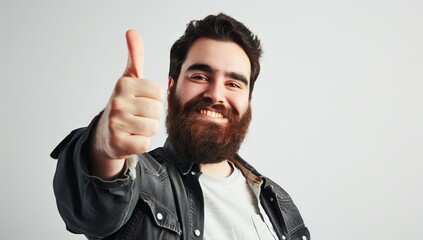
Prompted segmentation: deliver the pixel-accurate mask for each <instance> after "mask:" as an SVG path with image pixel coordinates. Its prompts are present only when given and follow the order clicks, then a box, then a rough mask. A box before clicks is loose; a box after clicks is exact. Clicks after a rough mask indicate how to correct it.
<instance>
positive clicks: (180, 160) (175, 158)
mask: <svg viewBox="0 0 423 240" xmlns="http://www.w3.org/2000/svg"><path fill="white" fill-rule="evenodd" d="M163 148H164V149H165V154H166V157H167V158H166V159H167V160H169V162H170V163H172V164H173V165H175V167H176V168H177V169H178V170H179V171H180V172H181V173H182V174H183V175H186V174H188V173H189V172H191V171H200V166H199V165H198V164H197V163H196V162H195V161H194V160H193V159H186V158H184V157H182V156H180V155H178V154H177V153H176V151H175V149H174V147H173V145H172V143H171V142H170V140H169V138H167V139H166V142H165V144H164V146H163Z"/></svg>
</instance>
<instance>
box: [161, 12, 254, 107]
mask: <svg viewBox="0 0 423 240" xmlns="http://www.w3.org/2000/svg"><path fill="white" fill-rule="evenodd" d="M201 37H204V38H210V39H214V40H222V41H231V42H235V43H236V44H238V45H239V46H240V47H241V48H242V49H243V50H244V51H245V53H246V54H247V56H248V58H249V60H250V63H251V77H250V99H251V94H252V92H253V88H254V83H255V81H256V79H257V77H258V75H259V73H260V62H259V59H260V57H261V54H262V49H261V44H260V40H259V39H258V37H257V36H256V35H254V34H253V33H252V32H251V31H250V30H249V29H248V28H247V27H246V26H245V25H244V24H242V23H241V22H238V21H237V20H235V19H233V18H232V17H230V16H228V15H225V14H223V13H219V14H218V15H209V16H207V17H206V18H204V19H203V20H193V21H191V22H190V23H189V24H188V25H187V29H186V30H185V33H184V35H182V36H181V37H180V38H179V39H178V40H177V41H176V42H175V43H174V44H173V46H172V48H171V50H170V68H169V77H171V78H173V80H174V81H175V83H176V82H177V81H178V77H179V74H180V72H181V67H182V64H183V63H184V62H185V58H186V56H187V53H188V50H189V49H190V47H191V46H192V44H193V43H194V42H195V41H196V40H197V39H199V38H201Z"/></svg>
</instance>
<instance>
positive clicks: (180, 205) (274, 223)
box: [52, 14, 310, 240]
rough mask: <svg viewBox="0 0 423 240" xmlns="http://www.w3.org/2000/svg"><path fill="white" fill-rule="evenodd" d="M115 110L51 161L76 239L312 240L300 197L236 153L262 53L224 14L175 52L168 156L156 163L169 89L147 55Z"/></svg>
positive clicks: (135, 39) (111, 105) (118, 93)
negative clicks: (152, 74)
mask: <svg viewBox="0 0 423 240" xmlns="http://www.w3.org/2000/svg"><path fill="white" fill-rule="evenodd" d="M126 37H127V44H128V50H129V58H128V65H127V68H126V70H125V72H124V74H123V77H122V78H120V79H119V80H118V81H117V83H116V86H115V89H114V92H113V94H112V96H111V98H110V100H109V102H108V104H107V106H106V108H105V109H104V111H103V112H102V113H101V114H100V115H99V116H97V117H96V118H95V119H94V120H93V121H92V122H91V124H90V125H89V126H88V127H87V128H81V129H77V130H75V131H73V132H72V133H71V134H70V135H69V136H68V137H66V138H65V139H64V140H63V141H62V142H61V143H60V144H59V146H57V147H56V149H55V150H54V151H53V153H52V157H54V158H58V159H59V161H58V164H57V170H56V174H55V178H54V191H55V195H56V200H57V205H58V208H59V212H60V214H61V216H62V218H63V219H64V221H65V223H66V226H67V229H68V230H69V231H71V232H74V233H82V234H85V235H86V236H87V237H88V238H89V239H219V240H221V239H280V240H284V239H293V240H294V239H302V240H306V239H310V234H309V232H308V229H307V228H306V227H305V225H304V223H303V220H302V218H301V216H300V213H299V212H298V209H297V208H296V206H295V205H294V203H293V202H292V200H291V198H290V197H289V195H288V194H287V193H286V192H285V191H284V190H283V189H282V188H280V187H279V186H278V185H276V184H275V183H273V182H272V181H271V180H270V179H268V178H266V177H264V176H262V175H260V174H259V173H258V172H257V171H256V170H255V169H254V168H253V167H251V166H250V165H249V164H248V163H247V162H245V161H244V160H243V159H242V158H241V157H240V156H239V155H238V154H237V151H238V149H239V147H240V145H241V143H242V141H243V139H244V136H245V134H246V133H247V130H248V126H249V123H250V120H251V108H250V100H251V96H252V92H253V87H254V83H255V81H256V79H257V76H258V74H259V72H260V64H259V58H260V56H261V52H262V50H261V46H260V41H259V40H258V38H257V37H256V36H255V35H254V34H252V33H251V32H250V30H248V29H247V28H246V27H245V26H244V25H243V24H242V23H240V22H238V21H236V20H235V19H233V18H231V17H229V16H227V15H224V14H219V15H216V16H212V15H211V16H208V17H206V18H205V19H203V20H200V21H192V22H191V23H190V24H189V25H188V27H187V29H186V31H185V33H184V35H183V36H182V37H181V38H180V39H179V40H177V41H176V42H175V43H174V45H173V46H172V49H171V54H170V70H169V80H168V93H167V100H168V113H167V118H166V127H167V131H168V135H169V137H168V140H167V141H166V143H165V146H164V147H162V148H157V149H155V150H153V151H150V152H148V153H147V150H148V149H149V146H150V138H151V137H152V136H153V135H154V134H155V133H156V131H157V129H158V123H157V119H158V118H159V116H160V112H161V103H160V100H161V98H162V95H163V93H162V92H163V91H162V90H161V89H160V87H159V86H158V85H157V84H156V83H154V82H153V81H150V80H146V79H144V78H143V77H142V66H143V52H144V50H143V45H142V40H141V38H140V37H139V35H138V34H137V33H136V32H135V31H133V30H130V31H128V32H127V34H126Z"/></svg>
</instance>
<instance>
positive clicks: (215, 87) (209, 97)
mask: <svg viewBox="0 0 423 240" xmlns="http://www.w3.org/2000/svg"><path fill="white" fill-rule="evenodd" d="M250 72H251V70H250V61H249V59H248V56H247V55H246V53H245V52H244V50H243V49H242V48H241V47H239V46H238V45H237V44H235V43H233V42H227V41H217V40H212V39H206V38H200V39H198V40H197V41H195V42H194V44H193V45H192V46H191V48H190V49H189V51H188V54H187V57H186V60H185V62H184V63H183V65H182V67H181V72H180V75H179V78H178V81H177V84H176V85H175V82H174V81H173V80H172V79H170V80H169V91H170V95H169V99H168V101H169V108H168V116H167V119H166V125H167V128H168V133H169V138H170V140H171V141H172V143H173V144H174V146H175V148H176V150H177V151H179V152H180V153H181V154H183V155H187V156H185V157H189V158H194V159H195V160H196V161H199V162H202V163H212V162H219V161H222V160H225V159H227V158H229V157H231V156H233V154H235V153H236V151H238V149H239V146H240V144H241V142H242V140H243V139H244V137H245V134H246V132H247V130H248V126H249V123H250V119H251V109H250V104H249V79H250Z"/></svg>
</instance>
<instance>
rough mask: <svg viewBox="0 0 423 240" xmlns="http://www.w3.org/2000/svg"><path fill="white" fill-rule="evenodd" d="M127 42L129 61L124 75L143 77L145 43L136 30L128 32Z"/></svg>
mask: <svg viewBox="0 0 423 240" xmlns="http://www.w3.org/2000/svg"><path fill="white" fill-rule="evenodd" d="M126 43H127V45H128V63H127V65H126V69H125V72H124V73H123V76H124V77H135V78H142V70H143V65H144V43H143V41H142V38H141V36H140V35H139V33H138V32H137V31H136V30H128V31H127V32H126Z"/></svg>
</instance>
